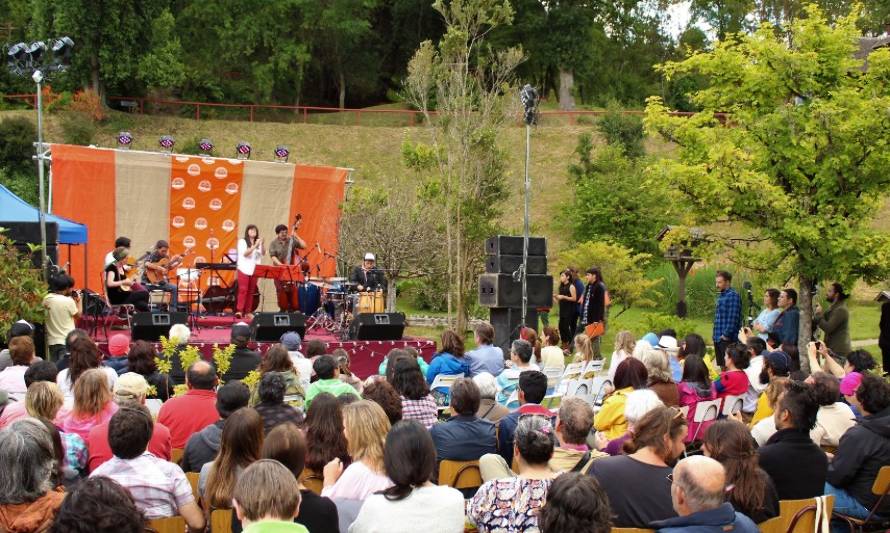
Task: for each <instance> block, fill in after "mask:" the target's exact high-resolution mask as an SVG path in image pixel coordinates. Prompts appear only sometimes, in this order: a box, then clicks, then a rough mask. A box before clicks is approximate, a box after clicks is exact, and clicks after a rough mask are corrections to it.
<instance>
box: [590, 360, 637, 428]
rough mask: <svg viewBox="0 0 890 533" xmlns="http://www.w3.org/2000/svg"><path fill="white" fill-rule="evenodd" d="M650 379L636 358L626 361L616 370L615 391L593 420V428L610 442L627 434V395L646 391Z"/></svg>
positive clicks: (607, 398)
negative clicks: (636, 391)
mask: <svg viewBox="0 0 890 533" xmlns="http://www.w3.org/2000/svg"><path fill="white" fill-rule="evenodd" d="M648 379H649V374H648V372H647V371H646V366H645V365H643V363H642V362H641V361H640V360H639V359H636V358H634V357H631V358H628V359H625V360H624V361H622V362H621V364H620V365H618V368H617V369H615V381H614V382H613V386H614V387H615V390H613V391H612V393H611V394H609V395H608V396H607V397H606V399H605V401H603V406H602V408H601V409H600V410H599V412H598V413H597V414H596V416H595V417H594V419H593V427H594V429H596V430H597V431H600V432H602V433H603V434H604V435H605V437H606V438H607V439H609V440H612V439H615V438H618V437H620V436H621V435H624V433H626V432H627V419H626V418H624V405H625V403H626V402H627V395H628V394H630V393H631V392H632V391H634V390H636V389H645V388H646V383H647V381H648Z"/></svg>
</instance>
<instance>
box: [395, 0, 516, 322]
mask: <svg viewBox="0 0 890 533" xmlns="http://www.w3.org/2000/svg"><path fill="white" fill-rule="evenodd" d="M434 7H435V9H436V10H437V11H439V12H440V13H441V14H442V16H443V17H444V19H445V24H446V28H447V29H446V32H445V35H444V36H443V37H442V39H441V40H440V41H439V45H438V46H434V45H433V44H432V43H431V42H429V41H425V42H423V43H422V44H421V45H420V48H419V49H418V50H417V53H415V55H414V57H413V58H412V59H411V62H410V63H409V64H408V78H407V81H406V93H407V98H408V100H409V102H410V103H411V104H412V105H414V106H415V107H416V108H417V109H420V110H421V111H422V112H423V113H424V116H425V119H426V124H428V125H429V130H430V133H431V136H432V143H431V145H425V144H420V145H415V146H414V147H413V148H412V149H410V150H407V151H404V152H405V153H404V154H403V155H404V159H405V161H406V163H408V164H409V166H411V167H412V168H415V169H417V170H418V171H421V172H426V173H429V174H430V180H429V181H430V190H431V191H433V193H434V194H433V195H432V196H431V201H435V202H437V203H438V204H439V205H441V206H442V210H443V218H444V225H445V252H446V256H447V261H448V266H447V276H448V281H449V289H450V290H449V294H448V313H449V316H453V317H455V322H456V323H455V327H456V328H457V330H458V331H463V330H464V329H466V325H467V316H468V313H469V306H470V297H471V294H472V293H473V288H474V287H475V283H476V279H475V278H476V276H477V275H478V274H479V273H480V272H481V267H482V257H483V250H482V247H483V241H484V239H485V238H486V237H489V236H491V235H492V234H493V233H494V230H495V223H496V222H495V221H496V220H497V219H498V217H499V215H500V213H501V208H500V206H501V205H502V203H503V202H504V200H505V199H506V197H507V194H506V188H505V186H504V173H505V170H504V162H503V159H504V158H503V157H502V154H501V151H500V149H499V147H498V138H499V132H500V131H501V130H502V129H503V127H504V125H505V123H506V121H507V120H509V119H510V118H511V117H516V116H517V114H516V113H514V112H513V111H514V108H513V107H511V104H513V105H514V106H515V104H516V103H517V102H516V100H517V98H516V94H517V91H516V87H515V85H514V83H513V82H514V71H515V69H516V66H517V65H518V64H519V62H520V61H521V59H522V52H521V51H519V50H518V49H513V48H511V49H507V50H501V51H496V52H492V51H490V50H489V49H488V48H487V47H486V46H485V44H486V43H485V38H486V35H487V34H488V32H489V31H490V30H491V29H492V28H494V27H497V26H498V25H501V24H509V22H510V20H511V18H512V16H513V11H512V9H511V7H510V3H509V2H508V1H507V0H452V1H451V2H448V3H447V4H446V3H445V2H444V1H443V0H437V1H436V3H435V4H434ZM433 97H434V98H435V101H436V104H437V107H436V109H435V111H436V116H435V118H434V117H433V116H432V114H431V113H432V111H433V109H431V107H432V106H431V98H433ZM452 313H456V315H453V314H452Z"/></svg>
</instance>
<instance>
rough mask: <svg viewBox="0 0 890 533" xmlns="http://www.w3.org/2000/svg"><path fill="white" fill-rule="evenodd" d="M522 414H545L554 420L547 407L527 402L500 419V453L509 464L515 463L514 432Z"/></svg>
mask: <svg viewBox="0 0 890 533" xmlns="http://www.w3.org/2000/svg"><path fill="white" fill-rule="evenodd" d="M522 415H537V416H545V417H547V418H549V419H551V422H552V421H553V420H552V419H553V413H551V412H550V410H549V409H547V408H546V407H544V406H542V405H540V404H537V403H526V404H523V405H521V406H519V409H517V410H515V411H512V412H510V413H509V414H508V415H506V416H504V418H502V419H500V420H499V421H498V433H497V435H498V453H499V454H500V456H501V457H503V458H504V460H505V461H507V464H508V465H511V464H513V434H514V433H516V426H518V425H519V417H520V416H522Z"/></svg>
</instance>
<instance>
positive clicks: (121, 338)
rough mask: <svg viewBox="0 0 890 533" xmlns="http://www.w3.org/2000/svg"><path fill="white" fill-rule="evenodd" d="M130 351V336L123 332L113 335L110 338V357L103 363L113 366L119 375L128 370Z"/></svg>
mask: <svg viewBox="0 0 890 533" xmlns="http://www.w3.org/2000/svg"><path fill="white" fill-rule="evenodd" d="M129 351H130V337H128V336H126V335H124V334H123V333H118V334H116V335H112V336H111V338H110V339H108V357H106V358H105V360H104V361H103V363H104V364H105V366H107V367H111V368H113V369H114V371H115V372H117V374H118V375H121V374H123V373H124V372H127V364H128V361H127V353H128V352H129Z"/></svg>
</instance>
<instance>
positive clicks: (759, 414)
mask: <svg viewBox="0 0 890 533" xmlns="http://www.w3.org/2000/svg"><path fill="white" fill-rule="evenodd" d="M771 416H773V408H772V407H770V406H769V401H768V400H767V399H766V393H765V392H763V393H761V394H760V397H759V398H757V409H756V410H755V411H754V417H753V418H752V419H751V424H750V427H754V424H756V423H758V422H760V421H761V420H763V419H764V418H769V417H771Z"/></svg>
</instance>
